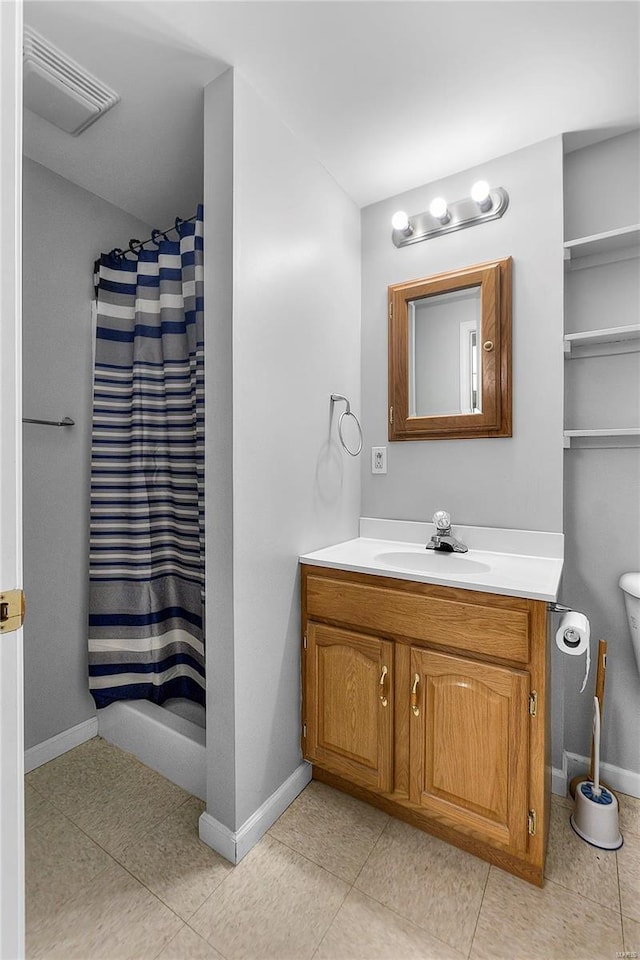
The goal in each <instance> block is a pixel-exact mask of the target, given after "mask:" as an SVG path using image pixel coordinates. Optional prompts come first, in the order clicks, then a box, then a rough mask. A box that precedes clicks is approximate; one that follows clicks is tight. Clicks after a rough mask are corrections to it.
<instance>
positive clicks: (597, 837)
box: [570, 780, 622, 850]
mask: <svg viewBox="0 0 640 960" xmlns="http://www.w3.org/2000/svg"><path fill="white" fill-rule="evenodd" d="M570 823H571V826H572V827H573V829H574V830H575V832H576V833H577V834H578V836H579V837H582V839H583V840H586V841H587V843H590V844H591V845H592V846H594V847H600V849H601V850H617V849H618V848H619V847H621V846H622V834H621V833H620V827H619V825H618V800H617V797H616V796H615V794H613V793H612V792H611V791H610V790H607V788H606V787H602V786H600V787H599V792H598V793H596V792H595V789H594V784H593V783H591V781H589V780H587V781H586V782H583V783H580V784H579V785H578V788H577V789H576V805H575V808H574V811H573V813H572V814H571V817H570Z"/></svg>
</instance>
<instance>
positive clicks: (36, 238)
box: [23, 159, 149, 748]
mask: <svg viewBox="0 0 640 960" xmlns="http://www.w3.org/2000/svg"><path fill="white" fill-rule="evenodd" d="M23 188H24V190H23V193H24V201H23V231H24V257H23V264H24V288H23V344H24V346H23V386H24V390H23V392H24V398H23V413H24V416H25V417H34V418H42V419H52V420H58V419H61V418H62V417H63V416H65V415H66V416H70V417H72V418H73V419H74V420H75V421H76V425H75V427H72V428H62V427H60V428H57V427H45V426H37V425H35V424H25V426H24V431H23V435H24V574H25V592H26V597H27V617H26V620H25V627H24V635H25V644H24V647H25V747H26V748H29V747H32V746H34V745H35V744H37V743H41V742H42V741H43V740H47V739H48V738H49V737H52V736H54V735H55V734H57V733H60V732H61V731H63V730H66V729H68V728H69V727H72V726H74V725H75V724H77V723H81V722H82V721H84V720H87V719H89V717H92V716H95V709H94V703H93V699H92V698H91V696H90V695H89V688H88V681H87V613H88V551H89V463H90V445H91V392H92V375H93V374H92V348H91V344H92V327H91V300H92V297H93V262H94V260H95V259H96V257H97V256H98V255H99V254H100V252H101V251H103V250H110V249H112V248H113V247H115V246H119V247H120V246H123V245H124V244H125V243H126V242H127V241H128V240H129V238H130V237H138V238H139V239H144V238H145V237H147V236H149V227H148V226H147V225H146V224H144V223H142V222H141V221H140V220H136V219H134V218H133V217H131V216H129V214H127V213H125V212H124V210H120V209H119V208H118V207H115V206H113V204H110V203H107V202H106V201H105V200H101V199H100V198H99V197H96V196H94V194H92V193H88V192H87V191H86V190H82V189H81V188H80V187H77V186H75V185H74V184H72V183H70V182H69V181H68V180H64V179H63V178H62V177H59V176H58V175H57V174H54V173H51V171H50V170H47V169H46V168H45V167H42V166H40V165H39V164H37V163H34V162H33V161H32V160H27V159H25V161H24V180H23Z"/></svg>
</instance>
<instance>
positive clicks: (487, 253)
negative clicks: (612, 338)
mask: <svg viewBox="0 0 640 960" xmlns="http://www.w3.org/2000/svg"><path fill="white" fill-rule="evenodd" d="M480 178H482V179H486V180H488V181H489V183H491V184H493V185H495V186H503V187H504V188H505V189H506V190H507V192H508V193H509V197H510V205H509V209H508V210H507V212H506V214H505V215H504V217H503V218H502V219H501V220H497V221H494V222H491V223H487V224H482V225H479V226H477V227H473V228H469V229H467V230H461V231H459V232H457V233H452V234H448V235H445V236H442V237H438V238H436V239H432V240H426V241H424V242H422V243H416V244H412V245H410V246H407V247H402V248H400V249H396V247H395V246H394V245H393V243H392V242H391V216H392V215H393V213H394V212H395V211H396V210H398V209H403V210H406V212H407V213H408V214H409V215H411V214H412V213H421V212H423V211H424V210H428V208H429V203H430V202H431V200H432V199H433V198H434V197H435V196H437V195H439V194H441V195H443V196H445V197H446V198H448V199H450V200H451V201H454V200H458V199H460V198H461V197H464V196H468V194H469V190H470V187H471V184H472V183H473V182H474V181H475V180H477V179H480ZM562 240H563V236H562V144H561V141H560V138H556V139H553V140H547V141H545V142H543V143H539V144H536V145H535V146H532V147H528V148H527V149H524V150H519V151H518V152H517V153H513V154H510V155H509V156H506V157H500V158H498V159H496V160H493V161H491V162H490V163H487V164H484V165H483V166H482V167H478V168H476V169H474V170H468V171H466V172H464V173H461V174H456V175H454V176H451V177H448V178H447V179H446V180H441V181H439V182H437V183H433V184H427V185H425V186H423V187H420V188H418V189H416V190H412V191H411V192H409V193H406V194H401V195H400V196H397V197H392V198H390V199H388V200H384V201H382V202H380V203H376V204H373V205H372V206H370V207H366V208H365V209H364V210H363V211H362V302H363V314H362V317H363V320H362V410H363V420H364V433H365V448H364V451H363V453H364V456H363V458H362V499H363V514H364V515H365V516H372V517H390V518H398V519H411V520H427V519H430V518H431V516H432V514H433V512H434V511H435V510H436V509H439V508H446V509H447V510H449V511H450V512H451V515H452V518H453V520H454V523H456V522H457V523H464V524H478V525H486V526H497V527H515V528H526V529H531V530H551V531H561V530H562V284H563V275H562V271H563V266H562ZM507 256H512V257H513V261H514V262H513V437H512V438H500V439H498V438H496V439H475V440H431V441H398V442H394V443H389V444H388V440H387V320H386V297H387V286H388V285H389V284H392V283H399V282H401V281H403V280H409V279H417V278H420V277H427V276H430V275H432V274H435V273H439V272H440V271H444V270H453V269H457V268H460V267H465V266H469V265H471V264H475V263H480V262H482V261H486V260H492V259H494V258H499V257H507ZM386 444H388V457H387V463H388V473H387V475H386V476H385V475H376V476H372V475H371V468H370V447H371V446H379V445H386Z"/></svg>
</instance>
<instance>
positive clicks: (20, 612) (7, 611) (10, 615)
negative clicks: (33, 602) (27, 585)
mask: <svg viewBox="0 0 640 960" xmlns="http://www.w3.org/2000/svg"><path fill="white" fill-rule="evenodd" d="M24 613H25V600H24V592H23V591H22V590H3V591H2V593H0V633H11V632H12V631H13V630H18V629H19V628H20V627H21V626H22V624H23V623H24Z"/></svg>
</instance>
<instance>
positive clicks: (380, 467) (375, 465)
mask: <svg viewBox="0 0 640 960" xmlns="http://www.w3.org/2000/svg"><path fill="white" fill-rule="evenodd" d="M386 472H387V448H386V447H371V473H386Z"/></svg>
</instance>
